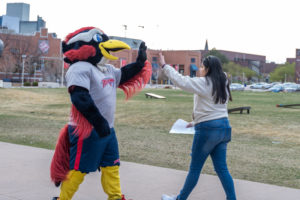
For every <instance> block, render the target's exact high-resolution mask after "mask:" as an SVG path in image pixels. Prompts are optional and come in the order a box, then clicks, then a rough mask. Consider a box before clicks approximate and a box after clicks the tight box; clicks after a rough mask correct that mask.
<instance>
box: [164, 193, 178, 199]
mask: <svg viewBox="0 0 300 200" xmlns="http://www.w3.org/2000/svg"><path fill="white" fill-rule="evenodd" d="M176 198H177V196H175V195H173V196H168V195H166V194H163V195H162V196H161V200H176Z"/></svg>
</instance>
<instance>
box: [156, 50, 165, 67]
mask: <svg viewBox="0 0 300 200" xmlns="http://www.w3.org/2000/svg"><path fill="white" fill-rule="evenodd" d="M158 55H159V58H158V62H159V65H160V66H161V67H162V66H163V65H165V64H166V61H165V57H164V56H163V55H162V53H161V52H160V53H159V54H158Z"/></svg>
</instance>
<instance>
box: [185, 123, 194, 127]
mask: <svg viewBox="0 0 300 200" xmlns="http://www.w3.org/2000/svg"><path fill="white" fill-rule="evenodd" d="M193 126H194V124H193V123H192V122H190V123H188V125H186V128H190V127H193Z"/></svg>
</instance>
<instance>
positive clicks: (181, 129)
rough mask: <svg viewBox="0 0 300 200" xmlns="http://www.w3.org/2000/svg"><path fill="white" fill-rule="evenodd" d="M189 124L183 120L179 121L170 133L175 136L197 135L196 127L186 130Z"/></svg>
mask: <svg viewBox="0 0 300 200" xmlns="http://www.w3.org/2000/svg"><path fill="white" fill-rule="evenodd" d="M188 124H189V122H186V121H184V120H183V119H178V120H177V121H176V122H175V123H174V124H173V126H172V128H171V130H170V132H169V133H175V134H195V129H194V127H190V128H186V126H187V125H188Z"/></svg>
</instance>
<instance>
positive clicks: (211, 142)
mask: <svg viewBox="0 0 300 200" xmlns="http://www.w3.org/2000/svg"><path fill="white" fill-rule="evenodd" d="M230 140H231V127H230V124H229V121H228V119H227V118H221V119H216V120H211V121H206V122H201V123H198V124H196V126H195V135H194V141H193V146H192V153H191V156H192V160H191V164H190V169H189V172H188V175H187V177H186V180H185V183H184V186H183V188H182V190H181V191H180V194H179V195H178V197H177V199H178V200H186V199H187V198H188V196H189V195H190V193H191V192H192V190H193V189H194V187H195V186H196V184H197V182H198V179H199V176H200V173H201V169H202V167H203V165H204V163H205V161H206V159H207V157H208V156H209V155H210V156H211V159H212V161H213V165H214V168H215V171H216V172H217V174H218V177H219V179H220V181H221V183H222V185H223V188H224V190H225V193H226V197H227V200H236V196H235V191H234V184H233V180H232V177H231V175H230V173H229V171H228V169H227V164H226V150H227V143H228V142H229V141H230Z"/></svg>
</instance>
